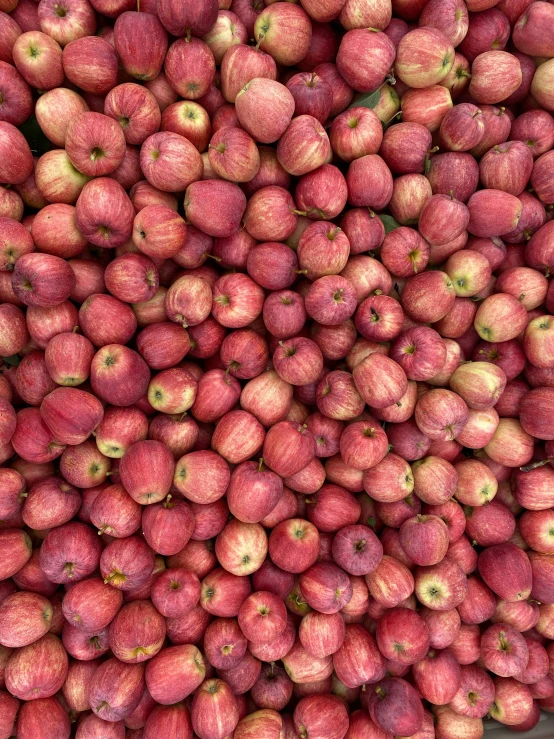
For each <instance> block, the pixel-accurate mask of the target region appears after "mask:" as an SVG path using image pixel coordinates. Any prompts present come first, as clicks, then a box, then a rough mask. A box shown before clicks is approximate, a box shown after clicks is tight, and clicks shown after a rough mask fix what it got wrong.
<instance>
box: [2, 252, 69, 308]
mask: <svg viewBox="0 0 554 739" xmlns="http://www.w3.org/2000/svg"><path fill="white" fill-rule="evenodd" d="M74 285H75V275H74V274H73V271H72V269H71V267H70V266H69V265H68V264H67V262H65V261H64V260H63V259H60V257H56V256H53V255H50V254H38V253H31V254H24V255H23V256H22V257H21V258H20V259H18V260H17V262H16V264H15V267H14V270H13V273H12V286H13V289H14V292H15V293H16V295H17V296H18V297H19V298H20V300H21V301H22V302H23V303H25V305H31V306H40V307H53V306H57V305H60V303H63V302H64V301H65V300H67V298H68V297H69V295H70V293H71V290H72V289H73V287H74Z"/></svg>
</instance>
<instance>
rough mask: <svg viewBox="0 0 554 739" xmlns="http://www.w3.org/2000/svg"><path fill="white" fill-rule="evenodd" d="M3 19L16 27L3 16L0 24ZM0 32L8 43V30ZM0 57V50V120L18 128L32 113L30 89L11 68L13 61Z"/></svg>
mask: <svg viewBox="0 0 554 739" xmlns="http://www.w3.org/2000/svg"><path fill="white" fill-rule="evenodd" d="M4 18H7V19H8V22H9V23H13V24H14V25H15V26H17V24H16V23H15V21H13V20H12V19H11V17H10V16H8V15H5V14H4V17H3V16H0V23H4ZM19 30H21V29H19ZM2 31H3V33H6V41H8V38H7V34H8V33H9V32H8V30H7V29H4V28H3V29H2ZM17 35H20V34H17ZM17 35H16V36H15V39H17ZM15 39H14V40H15ZM1 55H2V50H0V79H1V81H2V92H3V98H4V99H3V105H2V118H3V120H4V121H6V122H7V123H11V124H12V125H14V126H20V125H21V124H22V123H24V122H25V121H26V120H27V118H28V117H29V116H30V115H31V112H32V98H31V97H30V87H29V85H28V84H27V82H26V81H25V80H24V79H23V77H22V76H21V74H20V73H19V72H18V71H17V70H16V69H15V67H13V66H12V64H13V59H12V58H10V59H2V58H1ZM10 57H11V51H10Z"/></svg>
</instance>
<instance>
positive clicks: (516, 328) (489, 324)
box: [474, 293, 531, 343]
mask: <svg viewBox="0 0 554 739" xmlns="http://www.w3.org/2000/svg"><path fill="white" fill-rule="evenodd" d="M508 313H509V315H510V317H511V318H510V325H509V326H506V325H505V324H504V323H503V322H504V319H505V316H506V315H507V314H508ZM530 325H531V324H528V316H527V311H526V309H525V307H524V306H523V305H522V304H521V303H520V302H519V300H518V299H517V298H514V297H513V295H510V294H509V293H498V294H496V295H490V296H488V297H487V298H485V300H484V301H483V303H481V305H480V306H479V308H478V309H477V313H476V314H475V321H474V326H475V330H476V331H477V333H478V334H479V336H480V337H481V338H482V339H485V340H486V341H493V342H495V343H496V342H502V341H510V340H511V339H515V338H516V336H518V335H519V334H520V333H521V332H522V331H523V330H524V329H525V327H526V326H530ZM527 331H529V328H527Z"/></svg>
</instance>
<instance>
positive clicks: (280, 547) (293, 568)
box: [269, 518, 320, 573]
mask: <svg viewBox="0 0 554 739" xmlns="http://www.w3.org/2000/svg"><path fill="white" fill-rule="evenodd" d="M319 541H320V538H319V532H318V531H317V529H316V527H315V526H314V525H313V524H311V523H310V522H309V521H305V520H303V519H300V518H291V519H287V520H285V521H282V522H281V523H279V524H277V526H275V528H274V529H273V530H272V531H271V534H270V537H269V553H270V555H271V559H272V560H273V562H274V563H275V564H276V565H277V567H280V568H281V569H282V570H285V572H292V573H300V572H304V571H305V570H307V569H308V568H309V567H311V566H312V565H313V564H314V563H315V561H316V560H317V557H318V554H319Z"/></svg>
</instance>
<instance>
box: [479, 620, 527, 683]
mask: <svg viewBox="0 0 554 739" xmlns="http://www.w3.org/2000/svg"><path fill="white" fill-rule="evenodd" d="M481 659H482V660H483V663H484V664H485V666H486V667H487V669H489V670H491V672H493V674H495V675H500V676H501V677H512V676H514V675H518V673H520V672H521V671H522V670H523V669H525V667H526V665H527V662H528V661H529V650H528V649H527V644H526V643H525V639H524V638H523V636H522V635H521V634H520V633H519V632H518V631H516V629H514V628H513V627H511V626H509V625H507V624H494V625H493V626H489V628H488V629H487V630H486V631H484V632H483V635H482V636H481Z"/></svg>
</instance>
